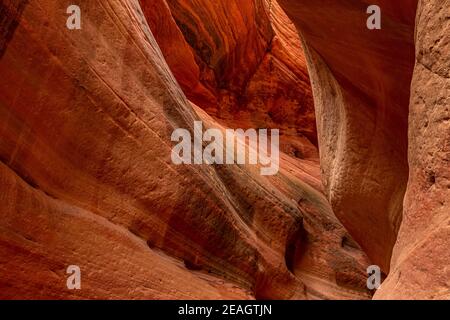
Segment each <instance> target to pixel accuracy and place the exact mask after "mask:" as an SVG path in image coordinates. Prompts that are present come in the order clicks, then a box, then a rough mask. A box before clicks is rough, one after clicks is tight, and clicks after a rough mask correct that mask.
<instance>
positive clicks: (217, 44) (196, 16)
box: [141, 0, 317, 144]
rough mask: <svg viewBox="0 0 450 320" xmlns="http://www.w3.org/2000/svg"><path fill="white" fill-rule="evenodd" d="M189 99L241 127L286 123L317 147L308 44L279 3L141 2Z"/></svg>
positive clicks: (287, 131) (262, 0) (289, 130)
mask: <svg viewBox="0 0 450 320" xmlns="http://www.w3.org/2000/svg"><path fill="white" fill-rule="evenodd" d="M141 4H142V8H143V11H144V13H145V14H146V17H147V20H148V21H149V24H150V27H151V29H152V31H153V33H154V35H155V38H156V40H157V42H158V43H159V44H160V47H161V50H162V52H163V54H164V57H165V58H166V61H167V63H168V64H169V66H170V68H171V70H172V71H173V73H174V76H175V77H176V79H177V80H178V82H179V83H180V85H181V87H182V89H183V91H184V92H185V93H186V95H187V97H188V98H189V99H190V100H191V101H193V102H194V103H196V104H197V105H198V106H200V107H201V108H202V109H204V110H206V111H207V112H208V113H209V114H210V115H213V116H214V117H215V118H216V119H220V120H225V121H226V124H227V125H228V126H230V127H236V128H249V127H252V128H267V127H272V128H281V129H283V132H284V133H285V134H289V135H292V136H299V135H302V136H304V137H306V138H307V139H308V140H310V141H311V142H312V143H314V144H317V133H316V123H315V115H314V105H313V99H312V92H311V85H310V82H309V76H308V73H307V68H306V61H305V57H304V54H303V49H302V48H301V41H300V39H299V37H298V34H297V32H296V30H295V27H294V25H293V24H292V22H291V21H290V20H289V19H288V18H287V17H286V15H285V14H284V12H283V11H282V10H281V8H280V7H279V5H278V4H277V2H276V1H274V2H272V3H271V4H269V2H268V1H265V0H254V1H253V0H247V1H240V0H239V1H238V0H233V1H228V0H226V1H225V0H218V1H209V0H196V1H190V0H157V1H150V0H141Z"/></svg>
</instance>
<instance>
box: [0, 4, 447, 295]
mask: <svg viewBox="0 0 450 320" xmlns="http://www.w3.org/2000/svg"><path fill="white" fill-rule="evenodd" d="M74 4H76V5H78V6H79V7H80V8H81V29H75V30H71V29H69V28H68V27H67V25H66V23H67V19H68V17H69V15H70V14H69V13H68V11H67V8H68V7H69V6H70V5H74ZM370 5H378V6H379V7H380V8H381V10H382V27H381V29H380V30H370V29H368V28H367V26H366V21H367V18H368V14H367V12H366V10H367V7H368V6H370ZM449 34H450V1H449V0H427V1H425V0H397V1H389V0H371V1H366V0H350V1H348V0H278V1H276V0H214V1H212V0H103V1H92V0H77V1H66V0H63V1H54V0H53V1H51V0H39V1H38V0H0V200H1V204H2V207H1V209H0V299H168V300H171V299H208V300H210V299H213V300H222V299H224V300H241V299H242V300H249V299H258V300H289V299H292V300H347V299H352V300H368V299H446V300H449V299H450V110H449V108H450V106H449V105H450V103H449V100H450V98H449V97H450V94H449V93H450V80H449V79H450V61H449V53H450V37H449ZM198 121H201V122H202V123H203V125H204V127H205V128H216V129H218V130H219V131H220V132H225V131H226V129H227V128H230V129H243V130H250V129H261V128H267V129H279V133H280V136H279V149H280V155H279V171H278V173H277V174H275V175H271V176H264V175H261V174H260V167H261V166H262V164H256V165H252V164H232V165H219V164H212V165H211V164H207V163H204V164H198V165H177V164H174V163H173V161H172V160H171V154H172V148H173V146H174V142H173V139H172V138H171V136H172V133H173V132H174V130H176V129H177V128H185V129H187V130H189V131H190V132H194V131H195V130H194V123H195V122H198ZM243 143H244V144H245V143H246V142H245V140H244V141H243ZM74 265H75V266H79V268H80V270H81V279H82V282H81V283H82V288H81V290H68V288H67V286H66V281H67V276H68V275H67V273H66V270H67V268H68V266H74ZM373 265H375V266H379V268H380V269H381V272H382V275H381V276H382V285H381V287H380V288H379V289H378V290H371V289H369V288H368V287H367V279H368V273H367V268H368V267H369V266H373Z"/></svg>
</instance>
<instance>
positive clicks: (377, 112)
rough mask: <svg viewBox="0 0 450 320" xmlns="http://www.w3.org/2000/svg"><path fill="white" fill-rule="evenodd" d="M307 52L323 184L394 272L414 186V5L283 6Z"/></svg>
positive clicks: (378, 260) (308, 1) (289, 0)
mask: <svg viewBox="0 0 450 320" xmlns="http://www.w3.org/2000/svg"><path fill="white" fill-rule="evenodd" d="M279 2H280V4H281V5H282V7H283V8H284V9H285V10H286V12H287V13H288V15H289V16H290V17H291V18H292V19H293V21H294V22H295V23H296V25H297V27H298V29H299V31H300V33H301V35H302V36H303V38H304V42H305V45H306V47H307V52H308V59H309V65H310V71H311V78H312V86H313V91H314V96H315V107H316V114H317V118H318V132H319V145H320V154H321V168H322V173H323V175H322V177H323V180H324V184H325V189H326V193H327V195H328V198H329V200H330V202H331V205H332V207H333V209H334V212H335V213H336V215H337V216H338V218H339V219H340V221H341V222H342V223H343V224H344V226H345V227H346V228H347V229H348V230H349V232H350V234H352V236H353V237H354V238H355V240H357V241H358V243H359V244H360V245H361V246H362V248H363V249H364V250H365V251H366V252H367V254H368V255H369V258H370V259H371V260H372V261H373V263H375V264H378V265H380V266H381V267H382V269H383V270H384V271H385V272H386V273H387V272H388V271H389V264H390V258H391V252H392V248H393V246H394V243H395V241H396V237H397V232H398V228H399V226H400V223H401V219H402V203H403V196H404V192H405V190H406V182H407V179H408V164H407V127H408V102H409V95H410V90H409V83H410V82H411V76H412V70H413V64H414V41H413V36H414V17H415V9H416V2H417V1H415V0H401V1H395V2H392V1H387V0H386V1H384V0H383V1H373V3H372V4H378V5H380V6H381V8H382V15H383V25H382V29H381V30H375V31H372V30H369V29H367V27H366V19H367V18H368V15H367V14H366V9H367V6H368V5H367V4H366V3H365V2H364V1H354V2H353V3H352V4H351V5H349V4H347V3H346V2H345V1H335V0H324V1H315V0H304V1H293V0H280V1H279Z"/></svg>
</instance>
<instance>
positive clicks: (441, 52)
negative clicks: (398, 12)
mask: <svg viewBox="0 0 450 320" xmlns="http://www.w3.org/2000/svg"><path fill="white" fill-rule="evenodd" d="M449 4H450V3H449V1H443V2H442V1H420V2H419V8H418V15H417V21H416V28H417V29H416V67H415V69H414V77H413V81H412V86H411V104H410V115H409V168H410V173H409V181H408V189H407V192H406V197H405V208H404V216H403V222H402V225H401V227H400V232H399V236H398V241H397V243H396V244H395V247H394V254H393V258H392V262H391V273H390V274H389V277H388V278H387V279H386V281H385V282H384V283H383V285H382V288H381V290H380V291H378V292H377V294H376V298H377V299H446V300H448V299H450V269H449V265H450V215H449V212H450V109H449V108H450V107H449V106H450V80H449V79H450V61H449V59H448V57H449V52H450V39H449V36H448V35H449V31H450V24H449V10H448V8H449Z"/></svg>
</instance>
